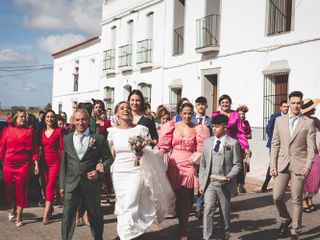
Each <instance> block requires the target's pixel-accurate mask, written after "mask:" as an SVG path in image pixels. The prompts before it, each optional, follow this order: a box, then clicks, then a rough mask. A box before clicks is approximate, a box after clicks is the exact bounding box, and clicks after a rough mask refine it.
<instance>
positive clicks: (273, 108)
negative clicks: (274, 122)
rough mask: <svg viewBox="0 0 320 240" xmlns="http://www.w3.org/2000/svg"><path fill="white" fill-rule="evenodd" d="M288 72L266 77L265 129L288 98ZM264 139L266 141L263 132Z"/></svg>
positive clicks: (264, 98)
mask: <svg viewBox="0 0 320 240" xmlns="http://www.w3.org/2000/svg"><path fill="white" fill-rule="evenodd" d="M288 79H289V73H288V72H279V73H273V74H269V75H265V77H264V87H263V88H264V90H263V91H264V93H263V128H264V130H265V127H266V126H267V123H268V121H269V119H270V116H271V114H273V113H276V112H278V111H279V107H280V103H281V101H283V100H286V99H287V98H288ZM263 139H264V140H265V139H266V134H265V131H263Z"/></svg>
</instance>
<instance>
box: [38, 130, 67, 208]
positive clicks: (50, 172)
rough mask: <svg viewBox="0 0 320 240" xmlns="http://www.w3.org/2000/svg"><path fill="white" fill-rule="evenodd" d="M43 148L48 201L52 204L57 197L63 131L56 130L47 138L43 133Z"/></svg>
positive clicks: (43, 132) (44, 176)
mask: <svg viewBox="0 0 320 240" xmlns="http://www.w3.org/2000/svg"><path fill="white" fill-rule="evenodd" d="M41 139H42V147H43V160H44V161H43V164H44V167H43V178H44V182H45V186H46V201H48V202H52V201H53V200H54V196H55V184H56V182H57V179H58V176H59V171H60V162H61V157H62V154H63V151H64V148H63V133H62V129H60V128H56V129H54V130H53V132H52V134H51V135H50V136H49V137H47V136H46V134H45V131H44V130H43V131H42V136H41Z"/></svg>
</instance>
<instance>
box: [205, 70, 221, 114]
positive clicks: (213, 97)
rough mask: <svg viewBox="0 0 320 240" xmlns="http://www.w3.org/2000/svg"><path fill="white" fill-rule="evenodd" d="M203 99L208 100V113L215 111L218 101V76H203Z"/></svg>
mask: <svg viewBox="0 0 320 240" xmlns="http://www.w3.org/2000/svg"><path fill="white" fill-rule="evenodd" d="M204 97H206V98H207V100H208V112H207V114H208V115H210V114H211V112H214V111H217V107H218V104H217V101H218V75H217V74H210V75H204Z"/></svg>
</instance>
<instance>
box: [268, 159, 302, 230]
mask: <svg viewBox="0 0 320 240" xmlns="http://www.w3.org/2000/svg"><path fill="white" fill-rule="evenodd" d="M289 181H290V189H291V203H292V228H291V233H293V234H295V233H299V230H300V228H301V219H302V198H303V187H304V181H305V177H304V176H302V175H297V174H295V173H293V172H292V170H291V168H290V165H289V166H288V167H287V168H286V169H285V170H284V171H283V172H280V173H278V176H277V177H276V178H275V179H274V187H273V199H274V202H275V205H276V207H277V210H278V212H279V215H280V218H281V222H282V223H285V222H288V221H290V219H291V217H290V214H289V212H288V210H287V206H286V203H285V199H284V195H285V192H286V189H287V186H288V183H289Z"/></svg>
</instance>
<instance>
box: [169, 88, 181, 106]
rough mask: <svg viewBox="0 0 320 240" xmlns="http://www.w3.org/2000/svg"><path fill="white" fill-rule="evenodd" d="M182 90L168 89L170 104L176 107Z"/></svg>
mask: <svg viewBox="0 0 320 240" xmlns="http://www.w3.org/2000/svg"><path fill="white" fill-rule="evenodd" d="M181 95H182V89H181V88H171V89H170V104H174V105H176V104H177V103H178V102H179V100H180V99H181Z"/></svg>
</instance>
